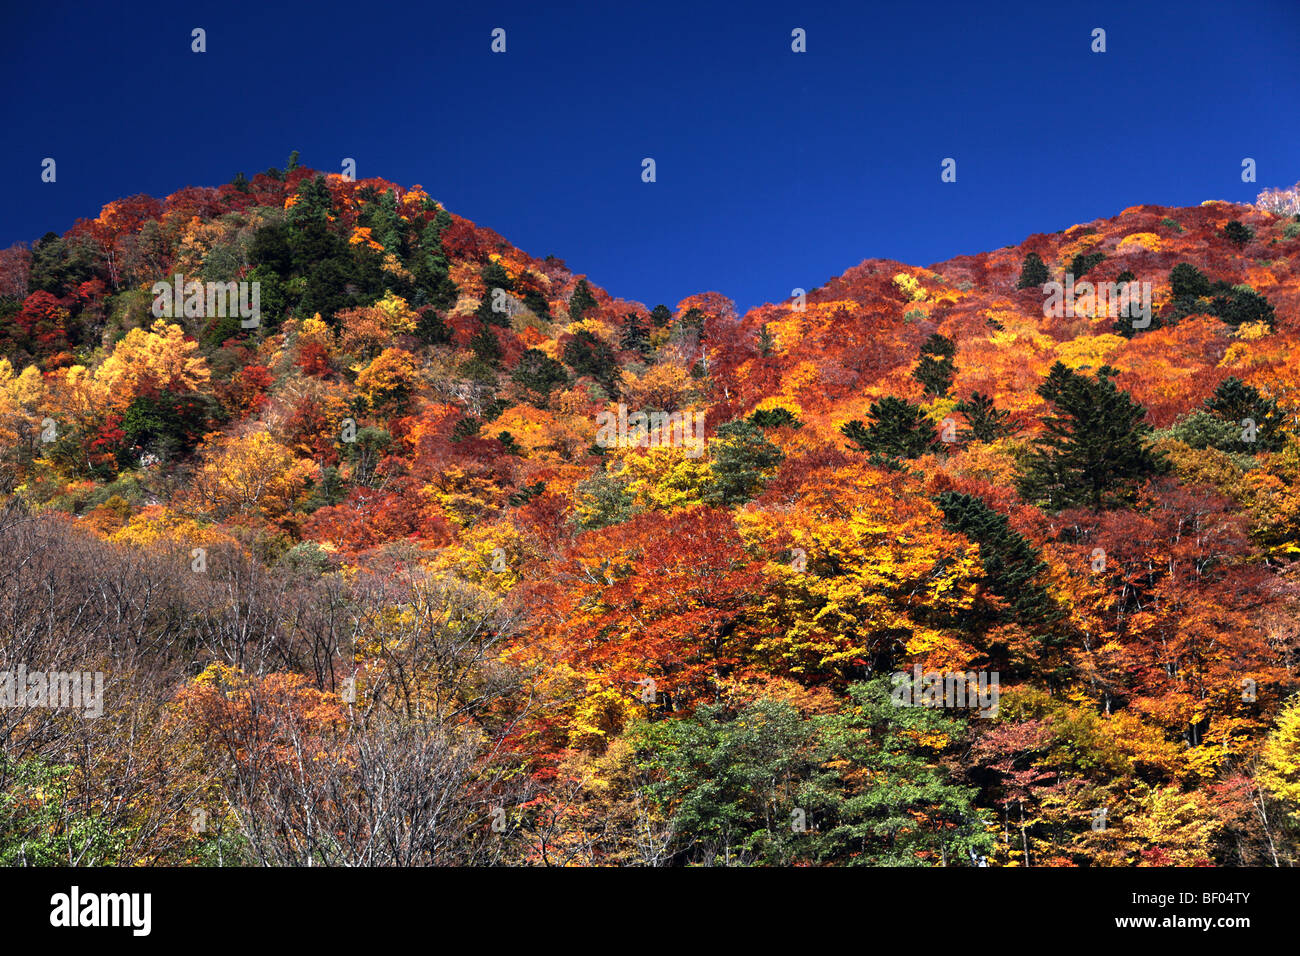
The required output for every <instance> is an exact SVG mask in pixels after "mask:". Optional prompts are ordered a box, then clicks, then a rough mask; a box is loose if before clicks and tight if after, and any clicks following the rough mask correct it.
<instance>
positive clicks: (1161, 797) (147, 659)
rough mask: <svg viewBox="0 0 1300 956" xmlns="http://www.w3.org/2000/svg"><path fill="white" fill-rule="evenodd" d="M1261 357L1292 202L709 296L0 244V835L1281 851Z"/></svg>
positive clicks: (409, 239)
mask: <svg viewBox="0 0 1300 956" xmlns="http://www.w3.org/2000/svg"><path fill="white" fill-rule="evenodd" d="M169 283H170V284H173V287H172V288H171V289H170V291H168V289H167V288H163V287H166V286H168V284H169ZM227 284H230V285H227ZM796 284H797V279H796V280H795V281H792V282H791V285H792V286H793V285H796ZM1053 284H1055V286H1056V287H1057V289H1058V291H1062V292H1063V294H1064V295H1065V296H1067V297H1068V301H1069V307H1068V308H1056V309H1053V308H1050V307H1045V305H1046V304H1047V299H1048V294H1047V293H1046V291H1045V287H1049V286H1052V285H1053ZM1112 284H1113V286H1114V287H1116V288H1125V287H1128V286H1130V285H1131V286H1132V289H1133V290H1135V291H1136V290H1137V289H1139V288H1145V289H1146V290H1148V291H1149V309H1147V310H1144V311H1143V312H1142V314H1141V315H1140V316H1139V315H1137V314H1136V310H1133V311H1131V312H1130V314H1125V311H1124V309H1121V310H1120V311H1119V314H1116V310H1115V309H1114V308H1111V307H1110V305H1112V304H1113V303H1107V302H1105V301H1104V300H1103V298H1102V297H1101V296H1100V294H1099V293H1098V294H1093V290H1094V289H1097V290H1100V289H1101V288H1102V287H1103V286H1107V285H1112ZM176 286H178V287H176ZM214 289H216V290H217V291H218V292H220V293H222V295H221V296H219V297H217V298H216V300H215V302H214V296H213V294H212V292H213V290H214ZM236 290H238V293H239V294H238V295H236ZM250 291H251V292H252V293H253V295H251V296H250V295H248V294H247V293H249V292H250ZM223 299H224V300H225V301H224V303H223ZM236 299H238V302H239V305H240V308H234V307H233V306H234V303H235V301H236ZM250 307H251V308H250ZM1297 355H1300V187H1298V188H1297V189H1293V190H1284V191H1276V190H1275V191H1270V192H1267V193H1265V194H1262V195H1261V196H1260V199H1259V201H1258V202H1257V203H1256V204H1255V205H1253V206H1243V205H1233V204H1229V203H1225V202H1219V201H1210V202H1206V203H1204V204H1202V205H1200V206H1198V207H1192V208H1164V207H1157V206H1137V207H1133V208H1129V209H1125V210H1124V211H1122V212H1120V213H1119V214H1118V215H1115V216H1114V217H1112V218H1109V219H1102V220H1098V221H1095V222H1092V223H1087V224H1082V225H1076V226H1073V227H1072V228H1068V229H1065V230H1064V231H1062V232H1056V233H1046V234H1039V235H1034V236H1030V237H1029V238H1027V239H1025V240H1024V241H1023V242H1022V243H1020V244H1019V245H1017V246H1009V247H1007V248H1004V249H1000V250H997V251H992V252H986V253H981V254H979V255H973V256H960V257H957V258H954V259H951V260H949V261H947V262H943V263H939V264H936V265H933V266H930V267H928V268H919V267H915V266H909V265H905V264H902V263H898V262H892V261H885V260H868V261H866V262H863V263H862V264H861V265H858V266H856V267H854V268H851V269H849V270H848V271H847V272H845V273H844V274H843V275H840V276H838V277H836V278H833V279H830V280H829V281H827V282H826V283H825V284H824V285H822V286H821V287H820V288H816V289H811V290H809V291H806V292H805V291H803V290H795V292H794V293H793V294H792V296H791V298H790V299H788V300H785V301H783V302H779V303H775V304H768V305H763V306H761V307H758V308H755V309H753V310H751V311H749V312H748V313H747V314H745V315H743V316H740V315H737V314H736V309H735V307H734V305H733V304H732V303H731V302H730V301H729V300H728V299H727V298H726V297H724V296H723V295H721V294H719V293H716V292H704V293H701V294H699V295H693V296H691V297H689V298H687V299H684V300H683V301H681V302H679V303H677V304H676V305H675V306H672V307H669V306H667V305H655V306H653V307H651V308H647V307H646V306H645V305H643V304H641V303H638V302H632V301H625V300H623V299H619V298H617V297H615V296H614V295H612V294H611V293H610V292H608V291H606V290H605V289H603V288H601V287H600V286H598V285H596V284H595V283H594V282H592V281H591V280H590V279H589V278H588V277H586V276H583V275H581V274H575V273H574V272H572V271H571V270H570V269H569V267H568V266H567V265H566V264H565V262H564V261H562V260H561V259H558V258H555V257H553V256H548V257H547V258H545V259H539V258H534V257H533V256H531V255H529V254H527V253H525V252H522V251H521V250H519V249H517V248H515V247H514V246H513V245H511V244H510V243H509V242H508V241H506V240H505V239H504V238H502V237H501V236H499V235H497V234H496V233H494V232H492V231H491V230H489V229H486V228H483V227H481V226H477V225H475V224H474V223H472V222H470V221H468V220H466V219H463V218H461V217H459V216H457V215H455V214H454V213H452V212H451V211H449V210H447V209H445V208H444V207H443V206H442V205H441V204H440V203H438V202H437V201H435V200H434V199H433V198H432V197H431V196H430V195H429V194H428V193H427V192H425V190H424V189H422V188H421V187H420V186H413V187H411V188H403V187H400V186H398V185H396V184H393V183H390V182H386V181H383V180H380V179H367V180H362V181H352V180H349V179H346V178H344V177H342V176H339V175H332V174H330V175H327V174H321V173H318V172H316V171H314V170H311V169H308V168H305V167H303V166H301V165H299V164H298V162H297V156H296V154H295V156H294V157H291V159H290V161H289V163H288V164H287V168H286V169H283V170H281V169H270V170H267V171H266V172H265V173H261V174H258V175H255V176H253V177H252V178H248V177H246V176H244V175H243V174H240V175H238V176H237V177H235V179H234V180H233V181H232V182H230V183H227V184H225V185H223V186H221V187H219V188H187V189H183V190H181V191H179V192H177V193H175V194H173V195H171V196H168V197H167V198H166V199H162V200H159V199H154V198H151V197H149V196H134V197H131V198H128V199H122V200H119V201H116V202H112V203H110V204H109V205H108V206H106V207H104V209H103V210H102V211H101V212H100V214H99V215H98V216H97V217H95V218H93V219H86V220H81V221H79V222H77V223H76V224H75V225H74V226H73V227H72V228H71V229H70V230H69V231H67V232H66V233H65V234H63V235H58V234H56V233H52V232H51V233H49V234H47V235H45V236H44V237H43V238H41V239H39V240H37V241H35V242H33V243H32V244H30V246H27V245H20V246H16V247H13V248H10V249H7V250H4V251H0V356H2V357H0V499H3V500H2V502H0V506H2V507H0V581H3V587H0V675H3V679H4V684H3V685H0V697H2V698H3V699H2V700H0V703H3V706H0V863H3V864H5V865H68V864H75V865H92V864H99V865H120V866H136V865H147V864H167V865H219V864H224V865H239V864H255V865H308V864H312V865H347V864H361V865H479V864H514V865H672V866H678V865H868V866H972V865H987V866H1014V867H1022V866H1056V867H1059V866H1136V865H1143V866H1147V865H1186V866H1204V865H1216V866H1242V865H1265V866H1292V865H1295V864H1296V863H1297V862H1300V695H1297V690H1300V680H1298V679H1297V673H1296V667H1297V664H1298V663H1300V661H1298V660H1297V654H1298V653H1300V564H1298V563H1297V561H1298V559H1300V428H1298V427H1297V414H1298V413H1300V375H1298V374H1297V371H1296V369H1297V364H1296V357H1297ZM71 672H78V673H87V674H88V673H96V674H102V700H101V701H99V704H98V705H97V707H96V708H95V709H96V710H98V711H99V713H96V714H89V713H84V712H81V711H78V710H76V709H72V708H68V707H61V706H54V705H53V704H52V703H51V699H50V697H51V694H50V693H49V692H47V690H46V689H42V690H41V691H39V692H33V690H32V686H31V685H30V684H27V685H26V686H24V683H23V681H22V680H20V679H19V677H20V674H21V675H26V679H28V680H30V678H31V675H33V674H38V673H50V674H53V673H71ZM935 674H938V675H939V678H938V683H937V685H936V684H935V682H934V681H932V680H931V678H932V676H933V675H935ZM954 674H956V675H966V676H967V677H968V685H969V688H968V689H970V690H971V694H972V700H973V699H974V694H975V691H974V688H976V687H978V688H979V698H978V701H976V703H978V705H979V706H970V705H968V704H969V702H967V703H963V701H962V699H961V695H960V692H958V693H957V694H956V699H954V695H953V694H951V693H949V691H950V690H951V685H952V683H953V682H952V681H951V675H954ZM900 675H901V676H900ZM936 687H937V690H936ZM931 692H933V693H931Z"/></svg>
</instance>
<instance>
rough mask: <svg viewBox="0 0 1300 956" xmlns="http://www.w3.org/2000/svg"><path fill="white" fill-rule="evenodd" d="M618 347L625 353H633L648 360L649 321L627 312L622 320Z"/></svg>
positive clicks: (649, 349) (649, 351) (649, 350)
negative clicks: (621, 331)
mask: <svg viewBox="0 0 1300 956" xmlns="http://www.w3.org/2000/svg"><path fill="white" fill-rule="evenodd" d="M619 346H620V347H621V348H622V349H623V350H624V351H627V352H635V353H636V354H637V355H639V356H641V358H643V359H648V358H649V357H650V353H651V351H652V349H651V348H650V325H649V321H648V320H647V319H645V318H644V317H642V316H640V315H638V314H637V313H635V312H629V313H628V314H627V318H625V319H624V320H623V333H622V337H621V338H620V340H619Z"/></svg>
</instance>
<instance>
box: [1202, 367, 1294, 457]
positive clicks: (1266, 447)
mask: <svg viewBox="0 0 1300 956" xmlns="http://www.w3.org/2000/svg"><path fill="white" fill-rule="evenodd" d="M1205 409H1206V411H1208V412H1210V413H1211V414H1213V415H1214V416H1215V417H1217V418H1219V419H1222V420H1223V421H1227V422H1229V423H1231V424H1232V425H1234V426H1236V427H1237V428H1239V429H1241V431H1242V436H1243V437H1242V445H1241V448H1240V450H1241V451H1244V452H1246V453H1247V454H1254V453H1255V452H1257V451H1277V450H1279V449H1280V448H1281V447H1282V445H1283V444H1284V443H1285V441H1286V438H1285V436H1284V435H1283V434H1282V423H1283V422H1284V421H1285V416H1284V415H1283V414H1282V412H1281V411H1280V410H1279V409H1278V407H1277V400H1276V399H1272V398H1265V397H1264V396H1263V395H1261V394H1260V393H1259V390H1258V389H1256V388H1255V387H1254V386H1252V385H1247V384H1245V383H1244V382H1242V380H1241V379H1239V378H1236V377H1235V376H1233V377H1230V378H1225V379H1224V380H1223V381H1222V382H1220V383H1219V387H1218V388H1216V389H1215V390H1214V394H1213V395H1211V396H1210V397H1209V398H1207V399H1206V400H1205ZM1252 436H1253V441H1252Z"/></svg>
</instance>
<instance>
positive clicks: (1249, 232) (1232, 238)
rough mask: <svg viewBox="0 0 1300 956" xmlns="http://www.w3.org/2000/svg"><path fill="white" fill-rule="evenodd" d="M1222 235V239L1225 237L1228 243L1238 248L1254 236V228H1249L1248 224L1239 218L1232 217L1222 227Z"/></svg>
mask: <svg viewBox="0 0 1300 956" xmlns="http://www.w3.org/2000/svg"><path fill="white" fill-rule="evenodd" d="M1222 235H1223V238H1224V239H1227V240H1228V241H1229V242H1230V243H1232V244H1233V245H1234V246H1236V247H1237V248H1238V249H1240V248H1241V247H1242V246H1244V245H1245V244H1246V243H1248V242H1250V240H1252V239H1254V238H1255V230H1254V229H1251V228H1250V226H1247V225H1246V224H1245V223H1243V222H1242V221H1241V220H1240V219H1233V220H1232V221H1231V222H1229V223H1228V224H1227V225H1226V226H1224V227H1223V233H1222Z"/></svg>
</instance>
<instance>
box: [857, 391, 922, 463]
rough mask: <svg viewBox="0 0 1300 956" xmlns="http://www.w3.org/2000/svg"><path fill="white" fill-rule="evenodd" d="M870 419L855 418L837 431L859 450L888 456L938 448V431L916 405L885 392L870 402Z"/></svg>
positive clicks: (918, 453) (913, 455)
mask: <svg viewBox="0 0 1300 956" xmlns="http://www.w3.org/2000/svg"><path fill="white" fill-rule="evenodd" d="M868 417H869V418H870V421H869V422H868V423H867V424H865V425H864V424H863V423H862V422H861V421H859V420H857V419H854V420H853V421H850V422H846V423H845V424H844V425H842V426H841V427H840V431H841V432H843V433H844V435H845V436H846V437H847V438H848V439H849V440H850V441H851V442H853V443H854V444H855V445H857V446H858V448H859V449H860V450H862V451H869V452H872V453H874V454H877V455H881V456H884V457H887V458H919V457H920V456H921V455H924V454H926V453H927V452H931V451H934V450H936V449H937V448H938V447H939V433H938V432H937V431H935V428H934V423H933V422H931V421H930V419H929V417H928V416H927V415H926V414H925V411H924V409H922V408H921V407H920V406H919V405H913V404H912V403H911V402H908V401H906V400H904V399H901V398H897V397H895V396H893V395H887V396H885V397H884V398H882V399H881V400H880V401H878V402H873V403H872V405H871V408H870V410H869V411H868Z"/></svg>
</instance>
